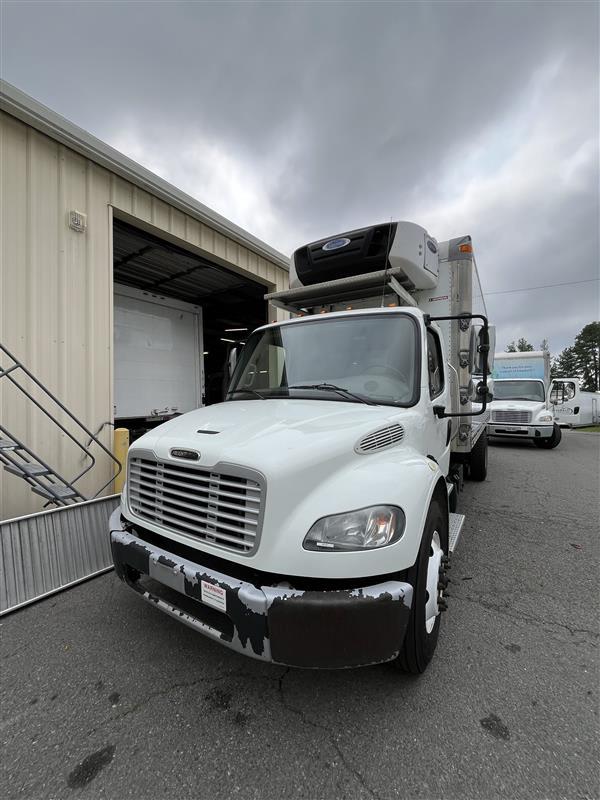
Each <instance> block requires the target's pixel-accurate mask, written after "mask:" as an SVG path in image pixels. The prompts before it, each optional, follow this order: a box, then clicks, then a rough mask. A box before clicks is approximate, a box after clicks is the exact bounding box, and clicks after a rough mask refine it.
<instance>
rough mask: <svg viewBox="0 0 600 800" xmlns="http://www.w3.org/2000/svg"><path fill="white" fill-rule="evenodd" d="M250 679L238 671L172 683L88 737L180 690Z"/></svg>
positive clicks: (130, 707) (89, 733)
mask: <svg viewBox="0 0 600 800" xmlns="http://www.w3.org/2000/svg"><path fill="white" fill-rule="evenodd" d="M248 677H249V676H248V675H247V673H245V672H240V671H239V670H237V671H232V672H224V673H222V674H221V675H210V676H207V677H203V678H196V679H195V680H193V681H181V682H180V683H172V684H171V685H170V686H167V687H165V688H164V689H157V690H156V691H154V692H150V693H149V694H148V695H146V697H143V698H142V699H141V700H138V702H137V703H134V704H133V705H131V706H129V708H126V709H125V710H124V711H122V712H121V713H120V714H116V715H114V716H110V717H107V718H106V719H104V720H102V722H99V723H98V725H96V727H94V728H90V730H88V732H87V735H88V736H89V735H91V734H92V733H95V732H96V731H97V730H98V729H99V728H102V727H104V726H105V725H111V724H112V723H113V722H118V721H119V720H121V719H124V718H125V717H128V716H130V715H131V714H135V713H137V712H138V711H140V710H141V709H143V708H144V707H145V706H147V705H148V704H149V703H151V702H152V700H155V699H156V698H157V697H165V696H167V695H169V694H171V692H176V691H178V690H179V689H191V688H192V687H194V686H200V685H202V684H210V683H218V682H220V681H223V680H226V679H228V678H246V679H248ZM257 677H264V679H265V680H269V681H271V680H273V679H272V678H270V677H268V676H254V678H253V680H256V678H257Z"/></svg>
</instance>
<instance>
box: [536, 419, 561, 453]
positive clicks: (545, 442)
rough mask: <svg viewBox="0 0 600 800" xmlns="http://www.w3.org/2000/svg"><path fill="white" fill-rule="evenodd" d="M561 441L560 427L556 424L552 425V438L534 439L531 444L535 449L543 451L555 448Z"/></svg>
mask: <svg viewBox="0 0 600 800" xmlns="http://www.w3.org/2000/svg"><path fill="white" fill-rule="evenodd" d="M561 439H562V431H561V429H560V427H559V426H558V425H557V424H556V423H554V428H553V430H552V436H549V437H548V438H547V439H534V440H533V442H534V444H535V445H536V446H537V447H541V448H543V449H544V450H553V449H554V448H555V447H557V446H558V444H559V443H560V440H561Z"/></svg>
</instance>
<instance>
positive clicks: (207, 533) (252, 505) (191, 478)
mask: <svg viewBox="0 0 600 800" xmlns="http://www.w3.org/2000/svg"><path fill="white" fill-rule="evenodd" d="M127 493H128V502H129V507H130V509H131V511H132V512H133V513H134V514H136V515H137V516H138V517H141V518H142V519H145V520H148V521H149V522H153V523H154V524H156V525H160V526H161V527H162V528H165V529H166V530H170V531H175V532H177V533H182V534H186V535H188V536H191V537H193V538H195V539H200V540H201V541H203V542H207V543H209V544H214V545H218V546H219V547H223V548H225V549H226V550H233V551H235V552H238V553H250V552H251V551H253V550H254V549H255V547H256V544H257V540H258V534H259V532H260V531H259V525H260V522H261V518H262V516H261V510H262V508H261V506H262V494H263V492H262V486H261V484H260V483H258V482H257V481H255V480H251V479H249V478H247V477H244V476H240V475H232V474H223V473H219V472H211V471H209V470H203V469H199V468H198V467H188V466H187V465H185V466H184V465H182V464H179V463H173V462H165V461H156V460H154V459H151V458H138V457H135V458H130V459H129V470H128V474H127Z"/></svg>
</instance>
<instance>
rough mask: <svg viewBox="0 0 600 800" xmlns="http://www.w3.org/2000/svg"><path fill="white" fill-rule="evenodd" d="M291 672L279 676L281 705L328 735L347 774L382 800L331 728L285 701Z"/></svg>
mask: <svg viewBox="0 0 600 800" xmlns="http://www.w3.org/2000/svg"><path fill="white" fill-rule="evenodd" d="M289 672H290V667H287V668H286V669H285V672H283V673H282V674H281V675H280V676H279V700H280V702H281V705H282V706H283V708H285V709H286V711H291V713H292V714H295V715H296V716H297V717H299V718H300V721H301V722H302V723H303V724H304V725H308V726H309V727H311V728H316V729H317V730H321V731H324V732H325V733H326V734H327V737H328V739H329V743H330V744H331V746H332V747H333V749H334V750H335V752H336V753H337V754H338V756H339V759H340V761H341V763H342V764H343V766H344V768H345V770H346V772H348V773H349V774H350V775H353V776H354V778H355V779H356V780H357V781H358V783H359V784H360V785H361V786H362V787H363V789H364V790H365V791H366V792H368V794H369V796H370V797H373V798H375V800H381V797H380V795H379V794H378V793H377V792H376V791H375V789H373V788H372V787H371V786H369V784H368V783H367V781H366V779H365V777H364V775H363V774H362V773H361V772H360V771H359V770H357V769H356V767H354V766H353V765H352V764H351V763H350V761H349V760H348V758H347V757H346V754H345V753H344V751H343V750H342V748H341V747H340V745H339V744H338V742H337V741H336V739H335V735H334V732H333V731H332V730H331V728H329V727H328V726H327V725H323V724H322V723H319V722H315V721H314V720H312V719H310V717H308V716H307V714H306V712H304V711H302V709H300V708H295V707H294V706H292V705H290V704H289V702H288V701H287V700H286V699H285V692H284V690H283V681H284V679H285V678H286V676H287V675H288V674H289Z"/></svg>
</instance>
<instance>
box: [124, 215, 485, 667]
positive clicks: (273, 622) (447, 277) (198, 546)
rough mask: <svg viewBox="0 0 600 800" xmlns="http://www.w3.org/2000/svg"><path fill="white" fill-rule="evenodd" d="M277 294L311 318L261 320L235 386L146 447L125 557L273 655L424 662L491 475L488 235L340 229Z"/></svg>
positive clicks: (318, 660)
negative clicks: (466, 491) (463, 508)
mask: <svg viewBox="0 0 600 800" xmlns="http://www.w3.org/2000/svg"><path fill="white" fill-rule="evenodd" d="M267 299H268V300H269V302H271V303H272V304H273V305H275V306H277V307H280V308H283V309H286V310H288V311H290V312H291V313H292V314H294V315H296V316H295V317H294V318H292V319H289V320H286V321H282V322H278V323H274V324H270V325H265V326H263V327H261V328H258V329H257V330H255V331H254V333H252V335H251V336H250V337H249V338H248V340H247V343H246V345H245V347H244V349H243V350H242V352H241V355H240V356H239V359H238V361H237V364H236V366H235V371H234V373H233V376H232V379H231V383H230V386H229V391H228V394H227V397H226V401H225V402H223V403H219V404H216V405H212V406H208V407H205V408H201V409H198V410H196V411H192V412H189V413H187V414H184V415H182V416H180V417H178V418H176V419H173V420H171V421H169V422H166V423H164V424H163V425H162V426H160V427H157V428H155V429H154V430H152V431H150V432H148V433H147V434H145V435H144V436H142V437H141V438H140V439H138V440H137V441H136V442H135V443H134V444H133V446H132V447H131V448H130V451H129V456H128V464H127V483H126V487H125V490H124V491H123V494H122V499H121V506H120V509H117V511H116V512H115V513H114V514H113V516H112V517H111V521H110V536H111V546H112V553H113V559H114V563H115V568H116V572H117V574H118V576H119V577H120V578H121V579H122V580H123V581H125V582H126V583H127V584H128V585H129V586H130V587H131V588H132V589H134V590H135V591H136V592H138V593H139V595H140V596H141V597H143V598H144V599H146V600H147V601H149V602H151V603H153V604H155V606H156V608H158V609H160V610H162V611H164V612H166V613H167V614H169V615H171V616H172V617H174V618H175V619H177V620H180V621H182V622H184V623H186V624H188V625H190V626H191V627H192V628H194V629H195V630H197V631H200V632H201V633H203V634H205V635H206V636H208V637H210V638H212V639H214V640H216V641H218V642H221V643H222V644H225V645H226V646H228V647H230V648H233V649H234V650H236V651H238V652H240V653H244V654H247V655H249V656H252V657H254V658H257V659H262V660H264V661H271V662H275V663H279V664H286V665H292V666H297V667H321V668H337V667H355V666H363V665H367V664H373V663H379V662H384V661H394V662H395V664H396V665H397V666H398V667H399V668H400V669H402V670H404V671H409V672H412V673H420V672H422V671H423V670H424V669H425V668H426V666H427V664H428V663H429V661H430V659H431V657H432V655H433V652H434V650H435V647H436V644H437V640H438V633H439V628H440V619H441V612H442V611H443V610H444V609H445V608H446V605H447V604H446V597H445V590H446V586H447V582H448V578H447V574H446V572H447V567H448V558H449V554H450V552H451V551H452V549H453V547H454V546H455V544H456V541H457V538H458V534H459V532H460V528H461V525H462V522H463V520H464V517H462V516H461V515H458V514H455V513H452V512H453V511H454V510H455V508H456V502H457V494H458V492H459V491H460V489H461V488H462V484H463V478H464V477H470V478H471V479H474V480H483V479H484V478H485V477H486V472H487V436H486V424H485V423H486V420H487V416H486V415H487V411H486V406H487V403H488V400H489V393H488V389H487V376H488V375H489V373H490V370H491V368H492V356H493V344H492V346H490V339H492V340H493V336H492V335H491V333H492V331H491V329H490V327H489V326H488V321H487V318H486V316H485V306H484V304H483V297H482V293H481V288H480V284H479V277H478V274H477V267H476V264H475V259H474V255H473V247H472V243H471V239H470V237H469V236H464V237H461V238H456V239H451V240H450V241H446V242H441V243H439V244H438V242H437V241H436V240H435V239H433V238H432V237H431V236H429V235H428V233H427V232H426V231H425V230H424V229H423V228H422V227H420V226H418V225H415V224H413V223H409V222H397V223H386V224H383V225H377V226H372V227H368V228H363V229H361V230H355V231H350V232H348V233H342V234H339V235H337V236H335V237H330V238H327V239H322V240H320V241H317V242H313V243H311V244H309V245H306V246H305V247H302V248H300V249H298V250H297V251H296V252H295V253H294V256H293V259H292V264H291V268H290V289H289V290H287V291H283V292H278V293H275V294H271V295H268V296H267ZM478 376H480V377H478ZM150 635H151V634H150Z"/></svg>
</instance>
